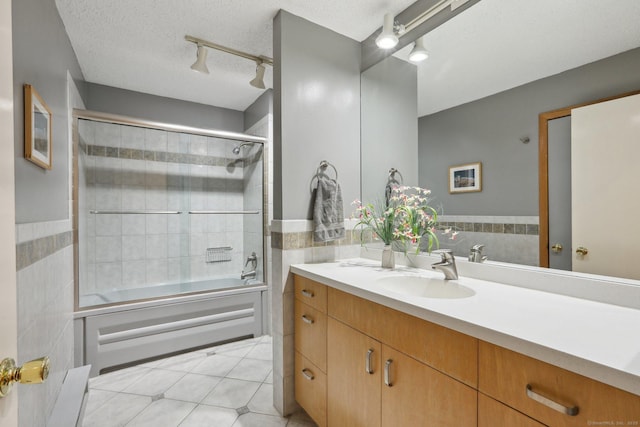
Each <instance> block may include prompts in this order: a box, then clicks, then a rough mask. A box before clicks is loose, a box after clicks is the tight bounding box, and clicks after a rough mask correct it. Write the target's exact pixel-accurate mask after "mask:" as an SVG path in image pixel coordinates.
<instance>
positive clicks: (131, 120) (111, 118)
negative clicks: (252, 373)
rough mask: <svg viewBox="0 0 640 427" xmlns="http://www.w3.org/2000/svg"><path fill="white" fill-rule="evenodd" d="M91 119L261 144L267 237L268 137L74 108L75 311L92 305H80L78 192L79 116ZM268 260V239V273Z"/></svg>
mask: <svg viewBox="0 0 640 427" xmlns="http://www.w3.org/2000/svg"><path fill="white" fill-rule="evenodd" d="M81 119H83V120H91V121H94V122H103V123H112V124H118V125H126V126H136V127H141V128H147V129H157V130H163V131H167V132H178V133H186V134H190V135H199V136H208V137H214V138H221V139H227V140H232V141H239V142H249V143H253V144H260V145H262V156H263V158H262V165H263V173H262V176H263V177H262V207H263V208H262V215H261V217H262V218H261V219H262V221H261V222H262V227H263V230H262V236H263V240H264V234H265V233H264V232H265V230H264V227H265V224H266V220H265V218H266V215H267V212H265V209H264V201H265V200H267V191H268V189H267V185H266V182H265V179H264V168H265V167H266V166H265V158H264V155H265V147H266V143H267V141H268V139H267V138H265V137H261V136H254V135H248V134H245V133H240V132H230V131H224V130H218V129H206V128H199V127H193V126H185V125H178V124H173V123H165V122H158V121H154V120H147V119H141V118H135V117H129V116H123V115H119V114H111V113H101V112H98V111H91V110H83V109H75V108H74V109H73V117H72V132H73V147H72V150H73V151H72V159H73V160H72V161H73V176H72V205H73V206H72V208H73V220H72V227H73V281H74V296H73V299H74V301H73V305H74V311H75V312H78V311H81V310H86V309H88V308H91V307H79V305H80V292H79V291H80V258H79V256H80V248H79V240H78V239H79V203H78V201H79V195H78V191H79V170H78V156H79V136H78V121H79V120H81ZM266 264H267V260H266V250H265V245H264V241H263V244H262V271H263V273H264V274H265V275H266V271H267V265H266ZM262 283H265V284H266V283H267V277H263V280H262ZM207 292H211V291H200V292H193V293H189V294H190V295H191V294H194V295H195V294H202V293H207ZM173 296H175V295H170V296H163V297H154V298H146V299H141V300H135V301H123V302H117V303H110V304H105V305H101V306H100V307H109V306H113V305H121V304H129V303H131V302H145V301H153V300H160V299H166V298H171V297H173Z"/></svg>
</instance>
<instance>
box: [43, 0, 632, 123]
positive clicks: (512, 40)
mask: <svg viewBox="0 0 640 427" xmlns="http://www.w3.org/2000/svg"><path fill="white" fill-rule="evenodd" d="M411 3H412V0H380V1H378V0H375V1H374V0H321V1H310V0H305V1H301V0H298V1H295V0H280V1H278V0H188V1H179V0H135V1H125V0H99V1H98V0H93V1H87V0H56V4H57V6H58V10H59V11H60V15H61V17H62V19H63V22H64V24H65V27H66V29H67V32H68V34H69V38H70V39H71V43H72V45H73V48H74V50H75V52H76V55H77V57H78V61H79V62H80V66H81V68H82V71H83V73H84V76H85V78H86V79H87V81H90V82H93V83H99V84H104V85H108V86H115V87H120V88H125V89H130V90H135V91H139V92H145V93H150V94H154V95H160V96H166V97H171V98H177V99H183V100H187V101H193V102H199V103H203V104H208V105H215V106H220V107H225V108H231V109H235V110H241V111H242V110H244V109H246V107H248V106H249V105H250V104H251V103H252V102H253V101H254V100H255V99H256V98H257V97H258V96H260V94H262V90H259V89H256V88H253V87H251V86H249V84H248V82H249V80H251V79H252V78H253V76H254V70H255V64H254V63H252V62H251V61H248V60H246V59H241V58H237V57H234V56H232V55H229V54H225V53H222V52H218V51H215V50H210V51H209V57H208V61H207V65H208V67H209V70H210V72H211V74H209V75H202V74H199V73H195V72H193V71H191V70H190V69H189V66H190V65H191V64H192V63H193V61H194V60H195V46H194V45H193V44H192V43H188V42H186V41H185V40H184V36H185V34H189V35H192V36H195V37H200V38H203V39H206V40H209V41H212V42H215V43H219V44H222V45H225V46H228V47H231V48H235V49H238V50H243V51H246V52H248V53H253V54H256V55H266V56H270V57H272V56H273V49H272V44H273V43H272V20H273V17H274V16H275V15H276V13H277V12H278V10H279V9H285V10H287V11H289V12H291V13H293V14H294V15H297V16H300V17H303V18H305V19H307V20H309V21H312V22H315V23H317V24H319V25H322V26H324V27H327V28H330V29H331V30H334V31H336V32H338V33H340V34H344V35H346V36H348V37H350V38H352V39H354V40H357V41H362V40H364V39H365V38H367V37H368V36H369V35H370V34H371V33H373V32H374V31H375V30H376V29H377V28H379V27H380V25H381V20H382V16H383V14H384V13H385V12H386V11H391V12H393V13H394V14H398V13H399V12H401V11H402V10H404V9H405V8H406V7H407V6H409V5H410V4H411ZM639 22H640V0H609V1H604V0H481V1H480V2H479V3H477V4H475V5H474V6H472V7H471V8H469V9H468V10H466V11H464V12H463V13H461V14H460V15H458V16H457V17H456V18H454V19H452V20H450V21H449V22H447V23H445V24H443V25H442V26H440V27H439V28H437V29H435V30H434V31H432V32H431V33H429V34H428V35H426V36H425V46H426V48H427V50H428V51H429V52H430V57H429V59H428V60H427V61H425V62H424V63H422V64H421V65H420V66H419V72H418V76H419V77H418V90H419V97H418V110H419V115H420V116H422V115H425V114H430V113H432V112H435V111H440V110H442V109H446V108H450V107H452V106H455V105H460V104H463V103H466V102H469V101H472V100H474V99H478V98H481V97H484V96H487V95H491V94H494V93H497V92H500V91H503V90H506V89H509V88H512V87H515V86H519V85H521V84H524V83H527V82H530V81H533V80H537V79H540V78H542V77H546V76H549V75H553V74H557V73H559V72H562V71H565V70H567V69H571V68H575V67H577V66H580V65H583V64H586V63H589V62H593V61H595V60H598V59H601V58H604V57H607V56H610V55H613V54H616V53H619V52H623V51H626V50H629V49H632V48H634V47H638V46H640V24H638V23H639ZM408 48H410V46H409V47H408ZM407 54H408V49H404V50H403V51H400V52H399V53H398V54H397V56H400V57H402V56H403V55H404V56H405V57H406V55H407ZM265 83H266V84H267V87H272V69H271V67H267V73H266V77H265Z"/></svg>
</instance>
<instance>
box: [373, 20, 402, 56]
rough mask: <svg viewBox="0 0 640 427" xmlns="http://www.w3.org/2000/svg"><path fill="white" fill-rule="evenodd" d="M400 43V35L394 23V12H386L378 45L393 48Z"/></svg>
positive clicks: (377, 38)
mask: <svg viewBox="0 0 640 427" xmlns="http://www.w3.org/2000/svg"><path fill="white" fill-rule="evenodd" d="M397 44H398V36H397V35H396V33H395V30H394V25H393V14H391V13H386V14H385V15H384V22H383V24H382V32H381V33H380V35H378V37H376V45H378V47H379V48H380V49H391V48H393V47H395V46H396V45H397Z"/></svg>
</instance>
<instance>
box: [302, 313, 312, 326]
mask: <svg viewBox="0 0 640 427" xmlns="http://www.w3.org/2000/svg"><path fill="white" fill-rule="evenodd" d="M302 321H303V322H304V323H308V324H309V325H313V319H312V318H310V317H309V316H307V315H306V314H303V315H302Z"/></svg>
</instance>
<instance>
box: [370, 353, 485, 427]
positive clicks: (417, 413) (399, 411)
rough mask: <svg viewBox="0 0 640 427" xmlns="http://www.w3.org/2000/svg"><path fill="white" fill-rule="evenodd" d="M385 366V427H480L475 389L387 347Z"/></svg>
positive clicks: (384, 357)
mask: <svg viewBox="0 0 640 427" xmlns="http://www.w3.org/2000/svg"><path fill="white" fill-rule="evenodd" d="M382 365H383V381H384V386H383V387H382V426H383V427H395V426H438V427H448V426H450V427H467V426H468V427H471V426H473V427H475V426H476V425H477V394H478V392H477V391H476V390H474V389H473V388H471V387H469V386H467V385H465V384H462V383H461V382H458V381H456V380H454V379H453V378H451V377H448V376H446V375H444V374H442V373H441V372H438V371H436V370H435V369H433V368H431V367H429V366H427V365H425V364H423V363H420V362H418V361H417V360H415V359H412V358H410V357H408V356H406V355H404V354H402V353H400V352H399V351H397V350H394V349H392V348H390V347H387V346H386V345H383V346H382Z"/></svg>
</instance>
